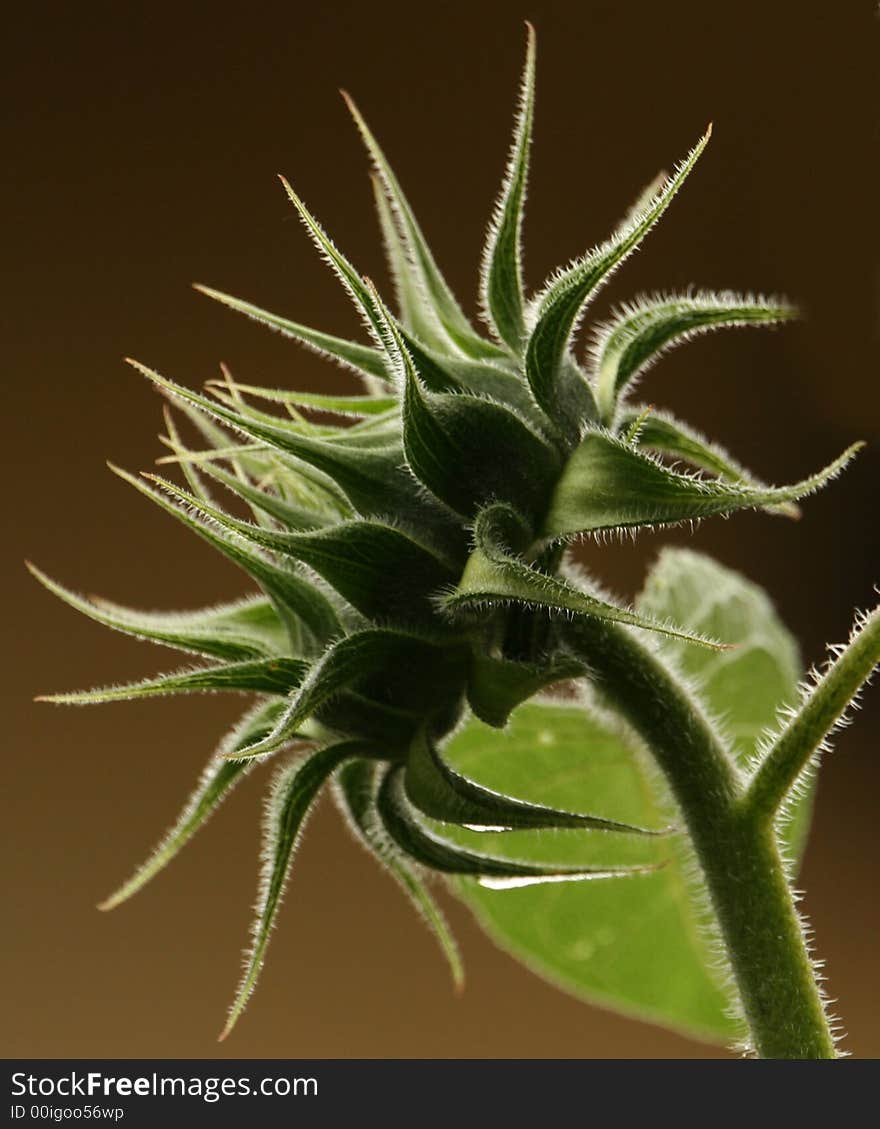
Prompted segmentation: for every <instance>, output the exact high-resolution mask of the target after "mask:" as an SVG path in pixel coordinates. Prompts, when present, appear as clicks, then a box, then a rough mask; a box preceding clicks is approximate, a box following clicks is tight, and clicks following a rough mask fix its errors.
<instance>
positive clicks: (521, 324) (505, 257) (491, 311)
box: [480, 23, 535, 353]
mask: <svg viewBox="0 0 880 1129" xmlns="http://www.w3.org/2000/svg"><path fill="white" fill-rule="evenodd" d="M526 28H527V31H528V43H527V47H526V62H525V68H524V70H523V76H522V82H521V84H520V92H519V105H518V108H517V114H516V122H515V125H514V131H513V144H512V146H511V150H510V156H509V158H508V162H507V169H506V171H505V174H504V181H503V183H502V186H501V194H500V196H499V199H498V202H497V204H496V205H495V211H494V213H493V216H492V222H491V223H490V225H489V235H488V238H487V240H486V246H485V248H484V250H483V269H482V272H481V279H480V299H481V301H482V304H483V309H484V310H485V311H486V315H487V318H488V320H489V322H490V324H491V325H492V327H493V329H494V330H495V331H496V333H497V334H498V336H499V338H500V339H501V340H502V341H504V342H506V343H507V344H508V345H509V346H510V348H511V349H513V351H514V352H515V353H519V352H521V351H522V346H523V339H524V338H525V333H526V326H525V317H524V312H523V280H522V245H521V243H522V220H523V204H524V202H525V195H526V180H527V178H528V166H529V150H530V148H531V143H532V120H533V118H534V109H535V29H534V28H533V27H532V25H531V24H530V23H527V24H526Z"/></svg>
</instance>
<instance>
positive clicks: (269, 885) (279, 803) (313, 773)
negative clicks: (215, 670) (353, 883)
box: [220, 741, 364, 1040]
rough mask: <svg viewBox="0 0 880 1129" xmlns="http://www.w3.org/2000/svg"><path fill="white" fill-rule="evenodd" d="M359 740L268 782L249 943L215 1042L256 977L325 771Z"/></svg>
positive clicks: (358, 746) (359, 745)
mask: <svg viewBox="0 0 880 1129" xmlns="http://www.w3.org/2000/svg"><path fill="white" fill-rule="evenodd" d="M363 744H364V743H363V742H362V741H342V742H340V743H338V744H335V745H328V746H326V747H324V748H322V749H317V750H316V751H315V752H313V753H309V754H308V755H306V756H305V757H304V758H300V759H298V760H295V761H294V762H293V763H292V764H290V765H287V766H286V767H285V768H283V769H282V770H281V771H280V772H279V773H278V775H277V776H276V778H275V780H274V782H273V784H272V789H271V792H270V794H269V799H268V802H267V804H266V817H265V821H264V824H263V848H262V858H263V867H262V872H261V875H260V888H259V894H258V898H257V915H256V918H255V920H254V924H253V928H252V933H253V943H252V944H251V947H250V949H249V950H248V952H247V955H246V958H245V969H244V976H243V977H242V980H241V983H240V984H239V987H238V991H237V992H236V994H235V999H234V1001H233V1003H232V1007H231V1008H230V1011H229V1018H228V1020H227V1022H226V1026H225V1027H224V1028H223V1031H222V1033H221V1035H220V1039H221V1040H222V1039H225V1038H226V1036H227V1035H228V1034H229V1032H230V1031H231V1030H232V1028H233V1027H234V1026H235V1024H236V1022H237V1020H238V1018H239V1016H240V1015H241V1013H242V1012H243V1011H244V1009H245V1005H246V1004H247V1001H248V999H249V997H250V995H251V993H252V992H253V990H254V987H255V985H256V982H257V978H258V977H259V975H260V971H261V969H262V967H263V961H264V959H265V955H266V946H267V945H268V944H269V937H270V934H271V932H272V926H273V924H274V921H275V915H276V913H277V912H278V907H279V906H280V904H281V898H282V896H283V894H284V887H285V886H286V884H287V877H288V874H289V872H290V865H291V862H292V861H293V856H294V853H295V852H296V848H297V846H298V844H299V839H300V835H301V833H302V829H303V825H304V823H305V820H306V817H307V816H308V814H309V811H310V809H311V807H312V804H313V802H314V800H315V799H316V798H317V795H318V793H319V792H320V790H321V787H322V786H323V784H324V782H325V781H326V780H327V778H328V777H329V776H330V774H331V773H332V772H333V771H334V770H335V769H336V768H338V767H339V765H340V764H341V763H342V762H343V761H344V760H346V759H347V758H348V757H351V756H357V755H358V754H359V753H360V752H362V750H363Z"/></svg>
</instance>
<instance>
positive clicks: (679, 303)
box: [593, 293, 796, 427]
mask: <svg viewBox="0 0 880 1129" xmlns="http://www.w3.org/2000/svg"><path fill="white" fill-rule="evenodd" d="M795 316H796V311H795V310H794V309H793V307H791V306H790V305H788V304H786V303H782V302H779V301H773V300H770V299H762V298H751V297H743V296H741V295H738V294H732V293H721V294H710V293H698V294H693V295H691V294H683V295H673V296H671V297H668V298H652V299H641V300H640V301H637V302H635V303H634V304H633V305H631V306H629V307H627V308H626V309H624V310H622V311H621V312H620V313H619V314H618V315H617V317H615V318H614V319H613V320H612V321H610V322H608V323H607V324H606V325H604V326H602V327H600V329H599V330H598V333H597V339H596V344H595V345H594V348H593V357H594V365H595V385H594V390H595V394H596V400H597V403H598V405H599V412H600V418H601V420H602V422H603V423H604V424H606V425H607V426H608V427H610V426H611V425H612V424H613V422H614V414H615V409H616V406H617V402H618V400H619V399H620V398H621V397H622V396H623V395H625V394H626V392H627V391H628V390H629V388H630V387H631V385H632V384H633V382H634V381H635V380H636V379H637V378H638V377H639V376H640V375H641V374H642V373H643V372H644V371H645V369H646V368H648V367H649V366H650V365H651V364H653V362H654V361H655V360H656V359H657V358H658V357H659V356H660V355H661V354H662V353H664V352H666V351H667V350H668V349H670V348H672V347H673V346H674V345H677V344H680V343H681V342H683V341H687V340H689V339H690V338H691V337H693V336H694V335H695V334H697V333H701V332H706V331H708V330H711V329H720V328H724V327H733V326H745V325H772V324H774V323H776V322H780V321H786V320H789V319H791V318H793V317H795Z"/></svg>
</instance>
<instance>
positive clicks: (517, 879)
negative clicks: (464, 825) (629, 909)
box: [378, 767, 646, 890]
mask: <svg viewBox="0 0 880 1129" xmlns="http://www.w3.org/2000/svg"><path fill="white" fill-rule="evenodd" d="M378 808H379V814H380V815H381V817H382V822H383V823H384V825H385V827H386V828H387V830H388V833H389V834H390V835H391V837H392V838H393V839H394V840H395V842H396V843H397V845H398V846H399V847H400V849H401V850H402V851H405V852H406V854H408V855H411V856H412V857H413V858H414V859H415V860H416V861H417V862H419V863H421V864H422V865H423V866H428V867H430V868H431V869H432V870H439V871H440V872H441V873H444V874H468V875H472V876H473V877H475V878H477V880H478V881H479V882H480V884H481V885H486V886H489V887H491V888H493V889H496V890H497V889H502V888H507V889H509V888H512V887H514V886H526V885H534V884H538V883H545V882H550V883H553V882H582V881H588V880H590V879H596V878H623V877H631V876H633V875H636V874H639V875H642V874H644V873H645V871H646V868H645V867H644V866H603V867H597V866H565V865H553V864H549V863H546V862H545V863H542V862H531V861H520V860H513V859H509V858H505V857H504V856H501V855H494V854H487V853H485V852H483V851H474V850H468V849H467V848H464V847H462V846H460V845H459V844H457V843H454V842H452V841H451V840H449V839H445V838H443V837H442V836H440V835H438V834H437V833H436V832H435V831H433V830H432V829H431V827H430V826H429V825H428V824H427V823H426V822H425V821H424V820H423V819H422V818H421V817H420V816H419V813H418V811H417V810H416V808H415V807H414V806H413V805H412V804H411V803H410V801H409V799H408V798H407V795H406V789H405V787H404V777H403V769H402V768H400V767H392V768H391V769H390V770H389V771H388V772H387V773H386V775H385V778H384V780H383V781H382V786H381V788H380V790H379V799H378Z"/></svg>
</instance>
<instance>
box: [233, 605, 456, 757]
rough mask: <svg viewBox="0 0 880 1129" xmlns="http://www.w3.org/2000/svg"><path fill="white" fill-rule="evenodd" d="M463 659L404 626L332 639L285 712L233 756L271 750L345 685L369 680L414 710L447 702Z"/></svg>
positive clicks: (442, 704) (403, 705) (370, 629)
mask: <svg viewBox="0 0 880 1129" xmlns="http://www.w3.org/2000/svg"><path fill="white" fill-rule="evenodd" d="M462 664H463V660H462V659H461V657H460V656H459V655H458V652H457V651H455V650H451V649H448V648H443V647H440V646H438V645H437V644H435V643H432V642H429V641H428V640H425V639H422V638H420V637H418V636H415V635H410V634H408V633H407V632H404V631H397V630H392V629H389V628H381V627H375V628H366V629H364V630H363V631H357V632H355V633H354V634H352V635H348V636H346V638H344V639H340V640H338V641H337V642H336V643H333V644H332V645H331V646H330V647H329V648H328V649H327V650H326V651H325V652H324V654H323V656H322V657H321V659H320V661H319V662H317V663H316V664H315V665H314V666H313V667H312V669H311V671H310V672H309V675H308V677H307V678H306V679H305V681H304V682H303V684H302V685H301V686H300V687H299V689H298V690H297V692H296V693H295V694H294V695H293V698H292V700H291V702H290V705H289V706H288V708H287V710H286V711H285V712H284V714H283V715H282V716H281V717H280V718H279V720H278V723H277V724H276V726H275V728H274V729H273V731H272V733H270V734H269V736H268V737H266V738H265V739H264V740H262V741H259V742H257V743H256V744H254V745H252V746H251V747H249V748H247V749H243V750H241V751H240V752H239V753H237V754H236V755H237V756H242V757H254V756H262V755H263V754H265V753H271V752H274V750H275V749H277V748H278V747H279V746H280V745H282V744H283V743H284V742H285V741H286V740H287V739H288V738H289V736H290V734H291V733H294V732H296V730H297V729H298V728H299V726H300V725H302V723H303V722H304V721H306V720H307V719H308V718H310V717H312V716H313V714H315V713H316V711H318V710H320V709H321V707H322V706H323V705H324V704H325V703H327V702H328V701H330V699H332V698H334V697H336V696H337V695H338V694H341V693H342V692H343V691H345V690H350V689H353V688H355V687H360V686H361V685H362V684H363V683H367V682H369V681H370V680H373V681H376V682H377V683H378V687H379V689H381V690H382V691H384V692H385V693H386V695H387V694H388V693H389V692H393V691H395V690H396V691H397V694H396V697H397V699H398V700H397V701H395V702H394V703H393V705H394V707H395V708H398V703H399V705H400V706H402V707H405V708H406V709H407V710H408V711H410V712H412V713H413V714H417V713H418V711H419V710H420V709H422V708H425V709H428V708H431V707H433V708H434V709H437V708H438V705H439V706H447V705H448V703H449V699H450V698H451V697H452V696H453V695H454V690H455V686H456V685H457V681H458V678H459V677H460V668H461V666H462Z"/></svg>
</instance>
